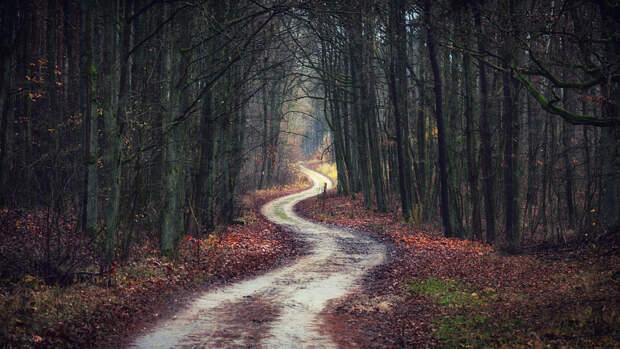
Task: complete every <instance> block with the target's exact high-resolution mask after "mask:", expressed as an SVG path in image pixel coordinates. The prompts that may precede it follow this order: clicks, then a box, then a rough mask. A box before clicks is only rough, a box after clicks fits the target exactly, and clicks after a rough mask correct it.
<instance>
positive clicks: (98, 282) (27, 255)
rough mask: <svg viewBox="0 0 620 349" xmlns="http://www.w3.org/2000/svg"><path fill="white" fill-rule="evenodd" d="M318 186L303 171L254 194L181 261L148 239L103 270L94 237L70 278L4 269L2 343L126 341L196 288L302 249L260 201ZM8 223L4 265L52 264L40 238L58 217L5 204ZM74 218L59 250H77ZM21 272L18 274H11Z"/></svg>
mask: <svg viewBox="0 0 620 349" xmlns="http://www.w3.org/2000/svg"><path fill="white" fill-rule="evenodd" d="M308 185H309V182H308V181H307V179H305V177H299V178H298V179H297V181H296V182H295V183H294V184H291V185H288V186H278V187H274V188H271V189H264V190H258V191H255V192H253V193H251V194H248V195H246V196H245V197H244V198H243V200H242V202H243V204H242V209H241V214H240V216H239V217H238V218H237V219H236V220H235V222H236V224H233V225H230V226H222V227H219V228H218V229H217V230H216V231H213V232H210V233H208V234H196V235H195V236H185V237H183V238H182V241H181V242H180V244H179V251H178V255H177V256H176V258H175V259H168V258H166V257H162V256H161V253H160V251H159V247H158V246H157V245H152V244H148V243H145V244H143V245H135V246H133V248H132V251H131V253H130V254H129V255H130V256H131V257H130V258H127V259H124V260H121V259H119V261H118V262H117V263H115V264H114V266H113V268H111V269H110V271H109V272H106V273H100V272H99V271H100V266H99V265H98V264H97V263H96V261H97V260H98V259H97V258H95V257H96V255H95V251H96V249H94V248H92V247H88V245H87V244H86V242H85V243H84V245H83V246H81V247H80V248H79V249H77V250H76V251H77V252H79V253H80V255H79V259H80V260H81V261H83V263H82V264H81V265H80V268H77V269H76V270H75V271H73V272H72V273H70V274H67V275H66V276H65V277H64V279H63V280H64V283H59V282H55V283H48V282H46V280H45V279H44V278H43V277H42V276H40V275H37V274H36V273H34V269H31V270H32V271H33V272H32V273H21V274H20V273H17V271H18V269H15V268H14V269H9V268H3V274H2V278H1V279H0V309H2V312H0V343H3V345H8V346H15V347H21V346H27V347H31V346H34V347H92V346H99V347H106V346H117V345H118V344H119V343H121V342H122V341H123V340H125V339H126V338H127V336H128V335H129V334H131V333H132V332H134V331H139V330H143V327H146V326H147V325H148V323H150V322H152V321H155V320H157V319H159V318H161V317H162V316H163V315H164V314H165V313H166V312H167V311H171V310H174V309H175V307H178V306H179V304H180V303H181V302H182V301H183V300H184V299H185V298H186V297H187V296H188V295H191V294H193V292H195V291H198V290H203V289H205V288H207V287H210V286H212V285H217V284H222V283H227V282H232V281H235V280H239V279H242V278H245V277H247V276H250V275H253V274H256V273H259V272H261V271H264V270H266V269H269V268H271V267H273V266H275V265H278V264H279V263H282V262H283V261H285V260H286V259H287V258H289V257H293V256H295V255H297V254H299V253H301V252H302V247H303V246H301V245H300V243H299V242H298V241H297V240H295V239H294V238H292V237H291V236H290V234H289V233H287V232H285V231H283V230H281V229H279V228H278V227H276V226H275V225H273V224H271V223H269V222H268V221H266V220H265V219H264V218H263V217H262V216H261V214H260V207H261V206H262V205H263V204H264V203H266V202H267V201H269V200H272V199H274V198H276V197H278V196H281V195H285V194H288V193H292V192H295V191H299V190H301V189H304V188H306V187H308ZM0 220H1V222H2V224H0V226H1V228H0V229H2V231H1V236H2V237H3V238H2V240H1V242H0V249H1V250H2V251H3V254H2V256H3V257H4V256H9V255H8V254H6V253H4V252H6V251H8V250H11V249H12V250H13V251H14V253H13V254H11V255H10V258H11V260H3V261H2V263H3V265H5V263H7V264H6V265H9V264H10V265H16V266H20V265H21V264H23V263H43V262H44V261H45V256H46V255H45V240H43V241H41V235H40V233H41V231H42V230H43V229H45V227H46V225H47V224H49V222H46V216H45V214H43V213H36V214H30V213H28V214H20V212H15V211H8V210H6V209H5V210H2V211H1V212H0ZM74 224H75V221H74V220H71V219H67V223H66V224H65V225H64V226H61V227H60V229H62V230H61V231H58V232H57V235H58V237H59V240H58V241H54V244H56V243H59V244H60V245H58V246H52V247H65V252H67V253H68V251H67V250H66V248H67V247H66V246H64V245H63V244H66V243H68V241H73V242H72V243H73V244H77V243H76V242H75V241H79V239H78V237H76V236H73V235H71V233H72V232H75V230H74V229H73V225H74ZM13 227H16V228H15V229H13ZM142 234H151V233H150V232H142ZM76 239H77V240H76ZM26 240H29V241H32V242H33V243H32V245H31V248H29V249H18V248H17V247H16V246H15V245H14V243H16V242H19V241H26ZM153 240H155V241H156V239H153ZM145 241H147V242H148V241H152V240H151V239H145ZM61 245H62V246H61ZM74 247H76V246H74ZM51 251H53V253H55V252H57V251H60V249H59V248H54V249H52V250H51ZM37 257H39V258H41V259H37ZM5 258H6V257H5ZM11 270H14V271H15V273H11V274H9V272H10V271H11ZM43 275H47V273H45V274H43Z"/></svg>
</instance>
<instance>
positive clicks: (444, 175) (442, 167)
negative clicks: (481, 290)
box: [424, 0, 458, 237]
mask: <svg viewBox="0 0 620 349" xmlns="http://www.w3.org/2000/svg"><path fill="white" fill-rule="evenodd" d="M424 4H425V12H426V16H427V18H426V21H427V22H426V25H427V31H426V43H427V45H428V55H429V59H430V61H431V67H432V70H433V77H434V80H435V83H434V90H435V117H436V119H437V138H438V148H437V150H438V153H439V181H440V185H441V203H440V210H441V220H442V223H443V228H444V234H445V236H446V237H452V236H457V234H458V232H456V231H454V225H453V222H452V215H453V213H454V212H450V206H451V205H450V198H449V196H448V191H449V187H448V168H447V166H448V164H447V162H448V159H447V156H446V155H447V154H446V153H447V148H446V139H445V138H446V129H445V125H444V118H443V111H442V107H443V97H442V96H443V94H442V82H441V73H440V70H439V62H438V60H437V50H436V46H435V36H434V24H433V20H434V19H433V18H432V9H431V5H430V1H429V0H425V1H424ZM457 237H458V236H457Z"/></svg>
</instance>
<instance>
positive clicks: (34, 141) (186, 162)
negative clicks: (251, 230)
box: [0, 0, 620, 263]
mask: <svg viewBox="0 0 620 349" xmlns="http://www.w3.org/2000/svg"><path fill="white" fill-rule="evenodd" d="M618 11H619V8H618V6H617V5H613V4H610V3H607V2H604V1H598V2H597V1H595V2H591V1H561V2H538V1H470V2H463V3H461V2H449V1H445V2H434V1H405V0H394V1H385V2H384V1H361V2H358V1H349V2H347V1H341V2H323V1H304V2H294V1H293V2H292V1H268V2H264V3H258V2H254V1H228V2H227V1H189V2H178V1H129V0H126V1H125V0H124V1H94V0H91V1H79V2H76V1H68V0H67V1H60V0H49V1H43V0H40V1H26V2H24V1H3V4H2V34H3V35H2V57H1V59H2V64H1V66H2V74H1V76H2V80H1V84H0V86H1V90H0V110H1V111H2V123H1V127H0V128H1V130H2V132H1V136H2V137H1V147H0V150H1V152H0V155H1V156H0V163H1V167H0V180H1V186H0V188H1V191H2V193H1V196H0V198H1V200H2V205H3V207H6V208H19V209H22V210H25V211H27V210H32V209H40V208H44V209H46V210H48V211H49V212H50V214H52V215H57V216H63V215H67V214H68V213H72V214H73V215H75V216H76V217H79V229H80V230H81V231H83V232H84V234H86V235H87V236H89V237H90V238H91V239H93V241H96V242H97V243H98V244H99V245H100V246H101V249H102V250H103V251H104V253H103V255H104V259H105V261H106V263H110V262H111V261H112V260H114V259H115V258H117V256H119V255H121V254H123V253H127V251H128V248H129V246H131V244H133V243H134V242H135V241H136V240H137V239H139V238H140V236H138V235H137V234H136V231H141V230H144V229H150V230H155V231H159V232H160V233H159V238H160V241H161V243H160V244H161V249H162V252H163V253H164V254H166V255H172V254H173V253H174V249H175V245H176V242H177V241H178V238H179V236H181V233H182V232H184V231H194V232H196V231H209V230H212V229H213V228H214V227H215V226H217V225H218V224H226V223H230V222H232V220H233V219H234V216H235V212H236V210H235V207H236V205H237V202H236V201H237V197H238V193H242V192H246V191H248V190H250V189H253V188H263V187H268V186H271V185H273V184H274V183H282V182H285V181H286V180H287V176H289V174H288V173H289V169H290V164H291V163H293V162H294V161H298V160H301V158H302V157H303V155H304V153H305V154H306V155H308V154H310V153H314V152H316V151H317V149H318V151H319V153H321V155H325V153H329V154H331V156H332V157H333V159H335V161H336V164H337V169H338V179H339V180H338V190H339V191H340V192H343V193H347V194H348V193H351V195H355V194H356V193H360V195H363V197H364V200H365V203H366V206H367V207H369V208H371V207H372V208H374V209H376V210H378V211H394V210H396V209H399V210H400V214H402V216H403V218H404V219H405V220H410V221H413V222H415V223H420V224H424V223H433V222H437V221H439V217H440V218H441V219H440V221H441V229H443V231H445V235H446V236H455V237H460V238H472V239H477V240H484V241H486V242H488V243H490V244H494V243H498V244H499V245H500V246H502V247H503V248H505V249H506V250H511V251H517V250H518V249H519V247H520V245H521V243H522V241H524V240H526V239H535V240H545V241H554V242H560V241H566V240H567V239H570V238H574V237H575V235H581V234H582V233H583V232H590V234H593V235H596V234H599V235H600V234H611V232H612V231H617V227H618V224H619V219H620V202H619V201H618V200H617V198H618V197H620V144H618V140H619V139H620V135H619V134H618V132H619V131H618V130H619V128H618V124H619V122H620V121H619V120H620V119H619V116H618V103H619V98H620V89H619V87H618V82H619V76H620V75H619V66H618V61H619V60H618V58H619V57H620V55H619V50H620V45H619V43H618V41H619V40H620V39H619V37H618V33H619V31H618V28H619V23H618V18H620V16H618ZM299 101H304V102H303V103H302V104H300V103H299ZM302 116H305V117H306V118H307V119H309V120H310V121H306V122H305V123H304V122H300V121H297V123H298V124H301V125H302V126H301V128H300V127H297V128H299V129H300V131H299V130H296V128H295V127H294V124H295V122H296V121H295V120H297V119H299V118H300V117H302ZM296 118H297V119H296ZM325 125H328V128H329V137H326V136H325V135H326V134H327V127H325ZM304 132H305V133H307V134H306V135H305V137H302V136H304V134H303V133H304ZM302 143H303V145H302ZM302 149H303V152H304V153H302ZM396 203H397V204H396ZM56 247H57V248H60V246H56Z"/></svg>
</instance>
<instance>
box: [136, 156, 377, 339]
mask: <svg viewBox="0 0 620 349" xmlns="http://www.w3.org/2000/svg"><path fill="white" fill-rule="evenodd" d="M301 171H302V172H304V173H305V174H306V175H307V176H308V177H310V178H311V179H312V181H313V183H314V185H313V186H312V188H310V189H308V190H305V191H303V192H301V193H297V194H292V195H288V196H285V197H282V198H279V199H276V200H273V201H271V202H269V203H267V204H266V205H265V206H263V208H262V213H263V214H264V215H265V217H267V218H268V219H269V220H271V221H273V222H274V223H276V224H278V225H281V226H283V227H285V228H286V229H289V230H291V231H292V232H293V233H294V234H296V236H298V237H299V238H300V239H302V240H304V241H305V242H307V243H308V245H309V246H310V248H309V250H310V252H309V254H307V255H304V256H303V257H301V258H299V259H297V260H295V261H294V262H292V263H291V264H288V265H286V266H284V267H281V268H279V269H276V270H273V271H271V272H268V273H266V274H263V275H261V276H258V277H256V278H253V279H250V280H246V281H242V282H239V283H235V284H232V285H229V286H225V287H222V288H219V289H215V290H211V291H208V292H206V293H204V294H202V295H200V296H199V297H198V298H197V299H195V300H193V301H191V302H190V304H188V306H187V307H186V308H185V309H184V310H182V311H180V312H179V313H177V314H176V315H175V316H173V317H172V318H170V319H166V320H163V321H162V322H160V323H158V324H157V326H155V327H154V328H153V329H152V330H150V331H148V332H147V333H145V334H143V335H142V336H140V337H138V338H137V339H136V341H135V342H134V343H132V345H131V346H130V347H132V348H332V347H335V344H334V343H333V342H332V340H331V339H330V338H329V336H327V335H325V333H326V331H321V330H320V327H321V326H322V323H321V319H320V317H319V313H320V312H321V311H322V310H323V308H324V307H325V305H326V304H327V301H328V300H330V299H334V298H339V297H342V296H344V295H345V294H346V293H347V292H349V291H350V290H351V289H353V288H354V287H356V282H357V281H358V280H359V279H360V278H361V277H362V276H363V275H364V274H365V273H366V272H367V271H368V270H369V269H370V268H372V267H374V266H376V265H378V264H381V263H382V262H383V261H384V259H385V252H386V248H385V246H384V245H382V244H380V243H378V242H377V241H376V240H373V239H371V238H369V237H368V236H365V235H361V234H355V233H354V232H350V231H344V230H341V229H337V228H333V227H326V226H324V225H319V224H315V223H312V222H309V221H307V220H305V219H303V218H301V217H299V216H298V215H296V214H295V212H294V210H293V207H294V206H295V204H296V203H298V202H299V201H301V200H305V199H307V198H310V197H313V196H316V195H318V194H320V193H321V192H322V191H323V185H324V183H327V185H328V189H329V188H331V187H332V183H331V181H330V180H329V179H327V177H325V176H323V175H321V174H319V173H317V172H315V171H312V170H309V169H307V168H305V167H303V166H302V167H301Z"/></svg>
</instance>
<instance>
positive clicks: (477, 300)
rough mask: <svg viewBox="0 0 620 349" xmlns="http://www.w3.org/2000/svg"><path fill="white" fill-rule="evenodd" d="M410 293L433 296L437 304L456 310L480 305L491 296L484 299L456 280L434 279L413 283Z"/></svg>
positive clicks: (478, 293)
mask: <svg viewBox="0 0 620 349" xmlns="http://www.w3.org/2000/svg"><path fill="white" fill-rule="evenodd" d="M409 292H410V293H412V294H423V295H427V296H432V297H433V298H434V299H435V300H436V301H437V303H439V304H441V305H444V306H448V307H456V308H461V307H465V306H477V305H480V304H482V303H484V302H485V301H487V299H486V298H489V299H490V296H491V295H490V294H487V295H485V296H484V297H483V296H481V295H480V292H475V291H473V290H472V289H471V288H469V287H466V286H464V285H463V284H462V283H461V282H460V281H459V280H456V279H443V280H442V279H435V278H433V277H430V278H428V279H424V280H420V281H414V282H412V283H411V284H409Z"/></svg>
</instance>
